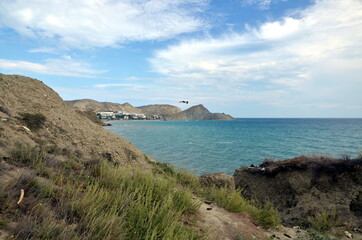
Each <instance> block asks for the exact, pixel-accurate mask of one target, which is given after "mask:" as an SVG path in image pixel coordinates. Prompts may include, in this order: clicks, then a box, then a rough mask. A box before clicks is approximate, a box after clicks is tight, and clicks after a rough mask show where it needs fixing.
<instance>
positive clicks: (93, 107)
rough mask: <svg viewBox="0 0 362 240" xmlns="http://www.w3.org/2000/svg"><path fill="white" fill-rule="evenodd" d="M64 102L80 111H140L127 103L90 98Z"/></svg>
mask: <svg viewBox="0 0 362 240" xmlns="http://www.w3.org/2000/svg"><path fill="white" fill-rule="evenodd" d="M65 103H66V104H67V105H68V106H69V107H71V108H74V109H77V110H81V111H93V112H101V111H124V112H129V113H141V111H140V110H139V109H137V108H135V107H133V106H132V105H131V104H129V103H123V104H120V103H112V102H98V101H95V100H92V99H81V100H72V101H65Z"/></svg>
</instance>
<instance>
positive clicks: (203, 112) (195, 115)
mask: <svg viewBox="0 0 362 240" xmlns="http://www.w3.org/2000/svg"><path fill="white" fill-rule="evenodd" d="M168 119H169V120H235V118H233V117H232V116H230V115H227V114H224V113H211V112H209V110H207V109H206V108H205V107H204V106H203V105H202V104H200V105H196V106H193V107H190V108H188V109H186V110H185V111H182V112H178V113H176V114H173V115H171V116H170V117H168Z"/></svg>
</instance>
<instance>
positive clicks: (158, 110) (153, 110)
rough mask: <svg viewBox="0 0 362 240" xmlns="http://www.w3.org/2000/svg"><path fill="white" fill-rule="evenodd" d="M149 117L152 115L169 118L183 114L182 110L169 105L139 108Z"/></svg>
mask: <svg viewBox="0 0 362 240" xmlns="http://www.w3.org/2000/svg"><path fill="white" fill-rule="evenodd" d="M137 108H138V109H139V110H140V111H141V112H142V113H143V114H145V115H146V116H147V117H150V116H152V115H157V116H162V117H163V118H168V117H169V116H171V115H173V114H175V113H178V112H181V109H180V108H178V107H176V106H173V105H168V104H152V105H147V106H141V107H137Z"/></svg>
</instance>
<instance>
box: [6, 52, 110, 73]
mask: <svg viewBox="0 0 362 240" xmlns="http://www.w3.org/2000/svg"><path fill="white" fill-rule="evenodd" d="M0 69H6V70H7V71H16V72H25V73H36V74H46V75H57V76H73V77H90V78H91V77H95V75H96V74H101V73H105V72H106V71H105V70H93V69H91V66H90V65H89V64H87V63H83V62H79V61H75V60H72V59H71V58H70V57H69V56H65V57H64V58H61V59H47V60H45V61H44V63H34V62H28V61H16V60H8V59H0Z"/></svg>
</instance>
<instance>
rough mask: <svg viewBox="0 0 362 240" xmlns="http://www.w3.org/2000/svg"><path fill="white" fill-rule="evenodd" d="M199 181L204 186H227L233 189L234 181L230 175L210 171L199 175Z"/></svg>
mask: <svg viewBox="0 0 362 240" xmlns="http://www.w3.org/2000/svg"><path fill="white" fill-rule="evenodd" d="M200 183H201V185H202V186H204V187H212V186H215V187H218V188H221V187H227V188H230V189H235V182H234V178H233V177H232V176H229V175H227V174H225V173H210V174H204V175H201V176H200Z"/></svg>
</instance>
